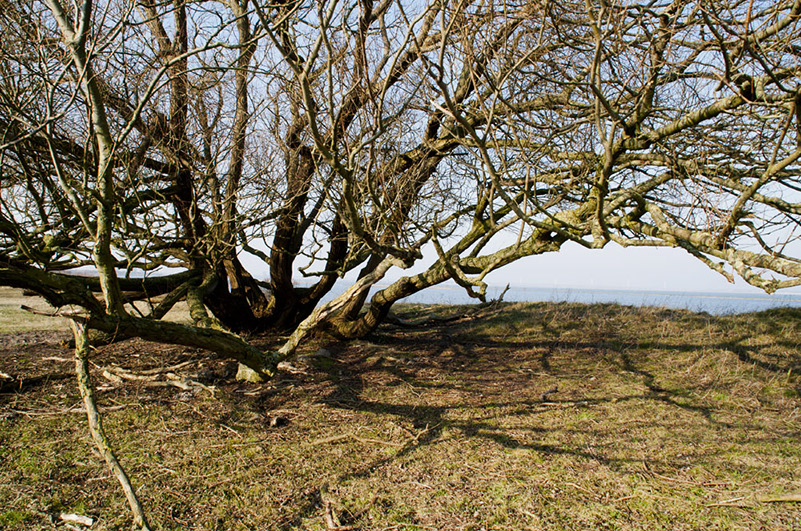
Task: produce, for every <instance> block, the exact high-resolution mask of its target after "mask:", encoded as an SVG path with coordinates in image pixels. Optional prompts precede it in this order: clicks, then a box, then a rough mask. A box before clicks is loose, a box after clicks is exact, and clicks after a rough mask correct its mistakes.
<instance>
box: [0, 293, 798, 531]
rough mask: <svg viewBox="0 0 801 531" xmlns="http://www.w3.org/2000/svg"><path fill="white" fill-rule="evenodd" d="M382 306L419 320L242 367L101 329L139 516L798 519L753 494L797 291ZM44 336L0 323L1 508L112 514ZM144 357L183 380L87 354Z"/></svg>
mask: <svg viewBox="0 0 801 531" xmlns="http://www.w3.org/2000/svg"><path fill="white" fill-rule="evenodd" d="M399 312H400V315H399V316H400V317H401V318H402V319H406V320H407V321H415V322H417V326H413V327H398V326H387V327H384V328H382V329H380V330H379V332H378V333H376V334H374V336H373V337H371V338H370V339H369V340H366V341H357V342H354V343H350V344H342V343H336V342H326V341H325V340H320V341H318V342H314V343H312V344H309V345H306V346H305V348H304V349H303V351H302V352H300V355H299V357H298V359H297V360H295V361H294V366H295V369H294V371H293V372H291V373H290V372H286V373H282V374H280V375H279V376H278V377H277V378H276V379H275V380H273V381H272V382H270V383H269V384H267V385H261V386H257V385H251V384H247V385H245V384H238V383H236V382H235V381H234V380H233V374H234V373H235V366H234V364H232V363H231V362H228V361H226V360H221V359H219V358H217V357H216V356H215V355H214V354H212V353H209V352H204V351H200V350H195V349H185V348H183V347H173V346H163V345H154V344H151V343H146V342H143V341H137V340H134V341H126V342H122V343H119V344H116V345H112V346H108V347H102V348H99V349H98V350H97V351H96V352H95V353H94V354H93V357H92V362H93V364H94V368H93V377H94V379H95V383H96V385H97V387H98V396H99V400H100V403H101V405H102V406H103V407H104V408H105V410H106V411H105V418H106V424H107V429H108V432H109V436H110V438H111V440H112V443H113V444H114V446H115V448H116V449H117V451H118V454H119V456H120V458H121V461H122V462H123V464H124V466H126V467H127V468H128V470H129V472H130V473H131V475H132V477H133V478H134V483H135V484H136V485H137V486H138V488H139V493H140V495H141V496H142V498H143V501H144V504H145V507H146V509H147V510H148V513H149V515H150V518H151V520H152V522H153V523H154V524H155V527H156V528H159V529H221V530H222V529H225V530H228V529H276V530H279V529H309V530H322V529H327V528H330V527H331V526H332V525H334V524H336V523H338V525H339V526H340V527H341V528H343V529H347V528H351V529H385V530H390V529H393V530H394V529H398V530H401V529H407V530H411V529H445V530H451V529H452V530H457V529H458V530H462V529H472V530H480V529H486V530H489V529H509V530H512V529H514V530H518V529H584V528H587V529H590V528H612V529H660V528H661V529H702V528H704V529H706V528H716V529H760V528H762V529H798V528H800V527H801V507H799V505H798V504H793V503H767V502H763V501H760V500H762V499H764V498H765V497H768V496H775V495H783V494H788V493H797V492H801V475H800V474H799V470H801V447H799V445H798V440H799V437H801V407H800V406H801V399H800V398H799V392H800V391H801V382H800V381H799V378H798V376H797V375H798V374H799V372H800V371H801V354H800V353H799V348H798V347H799V340H798V338H799V337H801V334H799V332H801V330H800V328H801V313H799V312H798V311H797V310H777V311H772V312H765V313H763V314H755V315H746V316H736V317H722V318H717V317H712V316H709V315H704V314H693V313H690V312H685V311H669V310H650V309H632V308H626V307H621V306H616V305H594V306H584V305H576V304H513V305H501V306H499V307H498V308H497V309H496V310H495V311H493V312H490V313H489V314H486V315H484V316H483V318H480V319H476V318H463V319H457V320H452V321H448V322H441V321H440V322H428V324H423V323H422V322H420V320H424V319H429V318H443V317H448V316H449V315H461V314H463V313H464V308H445V307H437V308H427V307H419V306H405V307H402V308H400V309H399ZM36 334H40V335H36ZM63 339H65V334H64V333H63V332H31V333H26V334H15V335H11V336H8V335H6V336H3V337H2V338H0V370H2V371H3V372H5V373H7V374H10V375H12V376H13V377H14V381H15V383H16V384H18V385H17V386H16V387H14V386H10V385H6V386H4V388H3V391H2V393H0V418H2V420H0V463H2V467H1V469H2V472H0V507H2V508H3V509H2V510H0V528H3V527H4V528H8V529H36V528H45V529H47V528H53V527H60V526H62V523H61V522H60V521H59V520H58V515H59V514H60V513H62V512H69V513H78V514H83V515H89V516H91V517H92V518H94V520H95V523H94V525H93V529H128V528H129V526H130V517H129V516H128V513H127V510H126V506H125V502H124V499H123V497H122V495H121V493H120V492H119V488H118V486H117V485H116V483H115V482H114V480H113V479H112V478H110V477H109V475H108V473H107V472H106V470H105V468H104V467H103V464H102V462H101V461H100V460H99V458H98V457H97V456H96V455H94V453H93V451H92V446H91V444H90V440H89V437H88V435H87V434H86V428H85V419H84V418H83V417H82V413H81V408H80V400H79V397H78V393H77V390H76V389H75V386H74V382H73V381H72V379H71V377H70V375H71V369H72V365H71V351H70V350H69V349H68V348H66V347H64V346H63V345H62V344H61V341H62V340H63ZM264 347H265V348H269V347H270V345H269V343H268V342H265V343H264ZM322 347H324V348H325V351H321V350H320V348H322ZM165 367H177V368H176V369H175V370H174V371H171V374H173V375H174V376H175V378H176V380H174V381H178V382H196V383H198V384H200V385H198V386H194V385H193V386H190V388H189V390H187V389H183V388H181V387H180V386H176V385H175V384H174V383H170V382H169V381H168V380H169V378H168V377H167V376H166V373H159V374H160V375H161V376H160V378H159V379H158V382H160V383H159V384H158V385H154V384H155V383H157V382H153V381H147V380H121V381H115V380H114V379H113V378H109V377H108V376H104V371H105V372H108V373H109V374H112V373H113V372H114V371H109V369H114V368H116V369H120V370H122V371H124V372H128V373H131V374H152V373H153V372H154V371H156V372H157V371H159V370H160V369H163V368H165ZM112 376H113V374H112ZM20 382H21V385H19V384H20ZM25 382H35V383H29V384H26V383H25ZM332 522H333V524H332Z"/></svg>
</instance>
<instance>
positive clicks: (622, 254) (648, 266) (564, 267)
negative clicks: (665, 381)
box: [385, 243, 801, 293]
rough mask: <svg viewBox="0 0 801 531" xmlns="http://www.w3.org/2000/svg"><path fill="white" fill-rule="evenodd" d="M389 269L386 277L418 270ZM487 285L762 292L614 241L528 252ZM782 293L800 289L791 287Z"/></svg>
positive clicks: (685, 258) (679, 255) (660, 252)
mask: <svg viewBox="0 0 801 531" xmlns="http://www.w3.org/2000/svg"><path fill="white" fill-rule="evenodd" d="M422 269H423V268H422V267H419V268H418V267H415V268H414V269H411V270H407V271H400V270H393V271H391V272H390V273H389V274H388V275H387V278H386V280H385V281H388V280H393V279H396V278H398V277H400V276H402V275H404V274H409V273H410V272H411V273H416V272H418V271H421V270H422ZM485 280H486V282H487V283H488V284H489V285H491V286H492V285H494V286H505V285H506V284H507V283H508V284H510V285H511V287H541V288H572V289H626V290H635V291H678V292H723V293H725V292H729V293H763V292H762V290H760V289H758V288H755V287H754V286H751V285H749V284H747V283H746V282H745V281H743V280H742V279H740V278H739V277H737V278H736V282H735V283H734V284H730V283H729V282H728V280H726V278H724V277H723V276H722V275H720V274H719V273H716V272H714V271H712V270H711V269H709V268H708V267H707V266H706V265H704V264H703V263H701V262H700V261H699V260H698V259H696V258H694V257H692V256H690V255H689V254H688V253H687V252H686V251H684V250H681V249H675V248H644V247H637V248H632V247H629V248H623V247H621V246H619V245H617V244H615V243H610V244H608V245H607V246H606V247H605V248H604V249H586V248H584V247H581V246H580V245H578V244H575V243H568V244H565V245H564V246H563V247H562V249H561V250H560V251H559V252H557V253H546V254H543V255H539V256H531V257H528V258H524V259H521V260H518V261H517V262H514V263H512V264H509V265H507V266H506V267H503V268H501V269H499V270H498V271H495V272H493V273H490V274H489V275H488V276H487V278H486V279H485ZM780 293H801V288H790V289H786V290H782V291H780Z"/></svg>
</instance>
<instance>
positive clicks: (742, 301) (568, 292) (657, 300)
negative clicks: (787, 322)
mask: <svg viewBox="0 0 801 531" xmlns="http://www.w3.org/2000/svg"><path fill="white" fill-rule="evenodd" d="M381 287H382V286H380V285H379V286H377V288H374V290H375V289H381ZM344 289H345V288H344V287H343V288H340V289H339V290H337V289H336V288H335V290H334V291H333V292H332V293H330V294H329V297H328V298H333V297H334V296H336V295H338V294H339V293H341V292H342V291H344ZM504 289H505V287H504V286H490V287H488V289H487V300H488V301H489V300H492V299H497V298H498V297H500V295H501V293H502V292H503V291H504ZM503 300H504V301H505V302H541V301H547V302H576V303H585V304H595V303H617V304H622V305H624V306H653V307H661V308H673V309H685V310H691V311H693V312H706V313H709V314H712V315H726V314H735V313H752V312H761V311H764V310H769V309H772V308H785V307H792V308H797V307H801V293H778V294H773V295H768V294H766V293H758V292H757V293H738V292H719V293H715V292H679V291H658V290H652V291H651V290H623V289H583V288H563V287H551V288H546V287H514V286H510V287H509V289H508V290H506V292H505V293H504V294H503ZM399 302H402V303H403V302H408V303H420V304H473V303H478V302H480V301H478V300H477V299H474V298H471V297H470V296H468V295H467V293H465V290H464V289H463V288H461V287H459V286H457V285H455V284H453V285H450V284H443V285H439V286H434V287H431V288H428V289H426V290H423V291H420V292H418V293H415V294H414V295H412V296H410V297H407V298H405V299H402V300H401V301H399Z"/></svg>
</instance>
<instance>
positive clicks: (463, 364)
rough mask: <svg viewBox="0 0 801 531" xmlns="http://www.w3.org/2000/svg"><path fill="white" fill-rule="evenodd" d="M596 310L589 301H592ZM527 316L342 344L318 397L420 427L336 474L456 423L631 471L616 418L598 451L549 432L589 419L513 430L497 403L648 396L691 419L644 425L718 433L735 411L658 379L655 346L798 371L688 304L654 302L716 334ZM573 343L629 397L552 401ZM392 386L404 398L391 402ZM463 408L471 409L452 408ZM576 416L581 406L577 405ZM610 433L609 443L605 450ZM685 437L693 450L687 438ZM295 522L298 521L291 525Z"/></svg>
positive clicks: (514, 443) (495, 438)
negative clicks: (545, 322) (529, 330)
mask: <svg viewBox="0 0 801 531" xmlns="http://www.w3.org/2000/svg"><path fill="white" fill-rule="evenodd" d="M596 310H597V309H586V308H585V309H584V310H583V311H585V312H586V311H590V312H592V311H596ZM571 311H574V312H575V313H576V315H575V316H573V317H575V318H576V319H579V320H580V319H581V318H582V315H583V314H582V309H581V308H578V309H575V308H574V309H571ZM616 311H621V310H620V309H619V308H617V309H616V308H611V312H612V314H613V315H611V316H610V317H609V319H615V315H614V312H616ZM527 318H528V316H526V315H524V314H519V315H517V316H516V317H510V316H506V317H505V318H504V320H505V322H504V324H505V325H507V326H508V330H509V333H508V334H507V335H506V336H505V337H504V335H503V334H492V333H489V334H487V333H483V334H477V333H474V331H473V329H472V327H471V326H469V325H463V324H460V323H458V322H457V323H451V324H448V325H443V326H434V327H427V328H421V329H419V330H412V331H409V330H392V331H389V332H388V331H386V330H383V331H380V332H379V333H378V334H376V336H375V337H374V338H373V341H372V342H369V343H367V344H366V346H365V345H363V347H364V349H366V350H367V352H362V351H360V352H359V353H358V355H355V354H353V349H351V348H350V347H345V350H344V352H343V357H342V359H341V360H340V361H341V363H339V364H337V366H336V367H328V368H327V369H324V370H323V373H324V374H323V377H325V378H327V379H328V380H329V382H330V383H331V384H332V385H333V387H332V388H330V389H329V390H328V392H326V393H325V394H324V395H322V396H320V397H319V398H318V399H317V401H318V402H321V403H325V404H327V405H329V406H331V407H335V408H340V409H344V410H349V411H354V412H359V413H367V414H370V415H377V416H387V415H388V416H391V417H393V418H395V419H397V423H399V424H402V425H405V426H410V428H409V431H410V432H411V433H413V434H416V436H415V437H413V438H412V437H411V436H410V439H409V440H408V442H407V443H406V444H405V445H404V446H403V447H401V448H399V449H398V451H397V452H394V453H393V454H392V455H388V456H382V457H380V458H377V459H373V460H369V461H367V462H364V463H361V464H359V465H356V466H354V467H352V468H351V469H350V470H347V471H345V472H343V473H342V474H341V475H340V476H338V477H337V481H342V482H344V481H348V480H353V479H364V478H369V477H370V476H371V475H373V474H374V473H375V472H376V471H377V470H380V469H381V468H382V467H385V466H387V465H390V464H391V463H392V462H393V461H398V460H403V459H404V458H406V459H408V457H409V456H411V455H413V454H414V453H415V452H419V451H421V450H423V449H424V448H426V447H431V446H433V445H436V444H439V443H442V442H445V441H446V440H448V439H450V438H451V437H450V435H449V436H448V437H444V435H443V434H445V433H448V434H454V433H455V434H456V437H458V438H465V439H472V440H482V439H483V440H486V441H489V442H492V443H494V444H496V445H498V446H499V447H501V448H503V449H508V450H526V451H530V452H536V453H538V454H541V455H542V456H543V457H545V458H547V457H548V456H551V457H558V456H565V457H568V458H575V459H576V460H579V461H582V460H583V461H590V462H594V463H597V464H599V465H602V466H605V467H610V468H619V469H625V470H632V469H636V468H638V467H639V466H641V464H642V463H643V462H644V458H643V456H641V455H639V454H638V453H637V452H636V451H635V450H634V449H633V448H632V449H631V451H627V450H626V447H627V445H626V443H620V442H619V440H620V438H621V437H624V436H621V435H620V434H617V433H615V432H614V430H616V429H617V427H618V426H616V425H615V424H614V423H610V424H609V425H608V426H606V425H603V424H602V425H601V426H602V427H601V428H595V430H596V431H597V435H598V436H599V439H598V440H599V441H602V442H601V450H600V451H596V450H594V449H592V448H589V447H588V446H586V445H582V444H579V443H577V442H576V440H577V439H574V440H572V441H571V440H568V441H565V442H564V443H563V442H558V441H557V442H555V443H554V442H550V441H549V440H548V439H549V437H548V436H549V435H550V436H551V437H550V439H551V441H552V439H553V433H554V432H560V433H564V434H566V435H567V436H568V438H569V436H571V435H575V436H579V435H581V433H579V432H581V429H580V427H579V428H575V429H574V431H572V432H571V428H567V427H565V426H555V427H550V426H548V425H547V422H546V421H543V422H542V423H539V424H538V423H531V424H529V425H524V426H520V425H517V426H515V428H514V429H509V428H507V427H505V426H504V425H502V423H501V422H500V421H496V419H495V418H493V417H492V411H493V410H499V409H500V410H503V413H502V415H503V417H504V418H506V419H509V418H515V417H518V418H532V419H533V418H536V417H537V416H538V415H547V414H550V413H551V412H552V411H553V410H554V408H565V409H567V410H570V411H574V410H575V411H577V412H579V413H580V412H581V411H583V410H586V411H587V412H588V413H590V414H591V413H592V412H593V411H598V412H601V414H603V413H604V412H605V411H608V408H610V407H612V405H613V404H625V403H627V402H632V403H649V402H650V403H654V404H659V405H660V406H663V407H667V408H670V409H675V410H677V411H680V412H682V415H687V414H689V415H691V417H687V416H679V417H676V416H675V415H673V417H674V419H673V420H665V419H662V418H661V417H658V416H655V417H654V418H652V419H648V418H645V419H640V420H637V423H638V427H639V428H641V429H643V430H646V431H644V432H643V433H653V432H658V431H659V430H662V431H667V432H670V431H671V430H672V429H673V428H674V427H675V426H674V424H675V423H676V422H685V423H687V424H688V426H689V427H690V428H692V427H693V426H696V429H697V423H698V422H701V423H703V424H706V425H708V426H710V427H711V430H712V431H711V432H710V433H711V435H709V437H712V439H711V440H714V437H715V435H714V434H715V433H720V430H727V431H728V430H729V429H731V428H733V427H735V425H734V424H732V423H731V422H730V419H729V418H728V417H727V414H728V413H727V410H726V409H725V408H718V407H715V405H714V404H712V405H710V404H709V403H708V402H704V401H701V400H700V396H701V395H703V394H704V393H705V388H704V386H703V384H702V383H701V382H695V381H691V380H688V381H686V382H681V381H678V383H677V379H676V378H672V379H669V380H668V381H670V382H671V384H670V385H667V386H666V385H664V384H660V382H661V381H663V379H664V378H665V377H666V374H667V373H666V374H660V373H659V370H660V369H659V366H654V363H653V361H651V360H649V353H650V352H656V351H658V352H659V356H665V357H668V358H670V357H674V356H676V357H681V355H683V356H684V357H683V359H684V360H685V362H687V360H688V359H689V358H688V357H687V356H686V355H687V354H693V355H697V357H698V358H700V357H701V356H705V355H706V354H707V353H708V352H710V351H722V352H732V353H733V354H735V355H736V356H737V358H738V359H739V360H740V361H741V362H742V363H744V364H747V365H749V366H752V367H756V368H757V369H758V370H760V371H764V372H765V373H771V374H779V373H783V374H786V373H787V371H788V370H789V371H791V372H796V371H797V370H801V364H799V358H798V357H797V356H795V357H793V356H792V355H788V356H785V357H782V358H780V359H775V360H768V359H766V356H767V354H766V352H763V351H762V350H761V348H762V347H758V346H747V345H745V344H744V341H745V339H747V336H743V337H737V338H735V339H732V338H731V335H730V334H727V328H726V327H727V324H726V323H725V322H724V321H723V320H721V321H715V319H714V318H710V317H709V316H702V315H695V314H689V312H674V311H671V310H665V311H664V312H661V313H660V312H655V313H654V317H653V319H654V320H655V321H658V320H659V319H672V320H673V321H677V320H678V321H681V322H680V323H679V324H677V325H676V326H678V327H679V329H680V328H681V327H683V326H684V327H687V328H688V329H693V327H695V328H696V329H698V328H699V327H704V326H706V327H709V326H711V325H710V322H711V323H714V326H717V327H719V328H718V329H717V330H713V332H715V334H717V336H715V334H711V333H710V336H709V338H710V339H709V340H708V341H707V340H701V339H699V340H697V341H681V339H682V336H681V335H674V336H672V337H669V338H667V339H665V338H660V337H659V336H657V335H653V334H652V335H651V336H649V337H645V338H632V337H631V336H630V335H628V334H626V333H621V332H625V331H621V330H617V329H615V328H614V327H609V328H606V329H602V330H600V331H598V332H597V333H596V334H594V335H592V334H590V335H589V336H590V337H577V336H576V334H575V333H574V334H573V335H572V336H568V335H567V334H566V333H565V335H563V334H562V333H563V332H564V331H565V330H568V329H570V330H574V331H576V330H579V329H580V327H579V326H578V325H576V324H575V322H572V321H571V319H570V318H568V319H566V324H565V325H564V326H562V325H559V324H558V323H557V325H553V326H551V328H550V330H549V333H543V334H535V335H531V337H521V334H520V333H519V330H520V329H521V328H523V326H522V325H523V324H525V319H527ZM504 320H502V321H504ZM646 326H648V325H647V323H646ZM571 327H572V328H571ZM713 336H715V337H713ZM688 337H695V336H688ZM677 339H678V340H677ZM780 343H782V341H781V340H778V339H777V341H775V342H773V343H771V345H772V346H776V345H777V344H779V346H780V347H781V346H782V345H781V344H780ZM564 352H571V353H575V354H573V356H575V359H576V360H578V361H580V362H581V363H578V366H577V367H575V371H576V372H582V371H589V367H590V366H591V365H592V364H593V363H594V364H596V365H597V364H600V363H603V364H605V365H604V369H603V370H605V371H608V372H610V373H611V372H614V371H617V373H619V374H618V377H619V378H623V377H624V376H622V375H626V374H627V375H628V376H625V378H626V379H627V380H626V381H627V382H628V384H629V385H628V389H629V390H628V391H627V392H626V393H623V394H622V395H621V393H612V392H611V391H609V392H607V393H606V394H605V395H604V394H603V390H601V396H598V393H597V392H595V393H593V395H594V396H586V397H583V396H579V397H578V398H577V399H575V400H570V399H562V398H561V395H557V396H556V397H554V398H556V399H555V400H551V399H550V398H551V397H548V398H549V400H548V402H543V400H542V398H541V395H542V392H543V391H544V390H545V388H547V387H548V386H550V383H548V384H547V385H546V382H548V381H550V380H548V378H549V377H552V379H553V378H560V377H561V378H564V375H563V374H561V373H560V371H562V372H564V370H565V369H564V366H560V363H563V360H560V359H558V358H559V356H562V357H564V355H563V353H564ZM521 365H526V366H527V367H535V369H526V370H527V371H529V372H527V373H524V372H523V371H522V370H519V366H521ZM662 368H663V369H665V370H666V371H668V370H669V369H670V367H669V364H668V365H666V366H665V367H662ZM535 375H536V378H535ZM590 376H591V373H590V372H586V373H585V374H584V377H585V378H589V377H590ZM579 379H580V377H579ZM560 381H561V380H560ZM404 386H408V387H409V388H410V389H413V390H418V391H419V392H420V393H426V400H425V401H424V403H421V401H419V400H414V399H410V397H409V396H408V393H406V394H403V392H402V391H401V390H399V391H398V393H401V394H394V395H393V393H392V392H391V391H387V389H390V388H398V389H401V388H402V387H404ZM377 387H382V388H386V389H384V391H385V392H383V393H379V396H380V397H382V398H375V396H376V393H375V389H376V388H377ZM632 387H635V388H636V387H639V388H640V389H641V390H640V391H636V389H635V390H632ZM668 387H669V388H668ZM596 391H597V390H596ZM386 396H388V397H389V398H388V399H387V398H386ZM393 396H395V397H397V400H392V397H393ZM692 397H697V398H692ZM432 404H433V405H432ZM657 411H658V410H657ZM465 415H467V418H455V417H464V416H465ZM574 416H578V413H577V414H576V415H574ZM692 416H697V417H698V419H699V420H698V421H694V420H692ZM557 418H558V417H557ZM676 419H678V421H677V420H676ZM737 422H738V424H737V425H736V428H738V429H740V430H745V431H751V430H759V429H760V426H759V425H758V423H757V422H756V421H748V419H747V418H746V419H740V420H738V421H737ZM671 423H674V424H671ZM507 425H508V422H507ZM647 430H652V431H647ZM692 436H693V434H692V433H691V432H690V431H688V432H687V433H686V434H681V435H677V436H676V437H677V438H676V439H674V442H673V444H682V443H681V441H683V440H685V439H686V441H691V440H692V439H691V437H692ZM777 436H778V435H777ZM603 441H606V444H607V447H605V448H604V447H603V444H604V442H603ZM646 443H647V442H646ZM687 446H688V448H690V447H693V448H695V447H694V446H693V445H690V444H687ZM613 450H614V451H613ZM688 452H689V453H688ZM688 452H682V453H683V454H684V455H685V456H687V455H689V456H690V457H689V458H690V459H691V460H692V461H693V462H696V463H710V462H714V461H716V460H718V459H719V457H718V456H721V455H723V454H724V453H725V452H724V450H723V449H721V448H720V447H718V446H715V445H714V444H707V445H703V444H702V445H701V447H699V448H695V449H692V450H689V451H688ZM674 453H675V452H674ZM659 455H661V454H659V453H658V452H656V453H655V454H654V455H651V456H650V457H649V458H648V465H649V466H652V467H654V468H655V469H663V470H674V469H677V468H679V467H680V466H684V465H686V462H682V463H678V462H673V460H672V459H673V458H672V457H671V454H670V453H668V454H665V455H663V456H662V458H658V456H659ZM655 456H656V457H655ZM305 500H306V501H304V502H303V503H302V504H301V505H300V506H299V507H298V508H297V512H295V517H294V518H292V519H291V522H292V524H293V525H297V524H299V523H300V522H301V521H302V520H303V519H304V518H307V517H311V516H314V515H315V514H318V511H319V510H320V508H321V505H320V502H319V493H316V492H313V493H311V494H307V495H306V498H305ZM353 523H358V522H353ZM290 528H292V525H287V526H285V527H283V529H290Z"/></svg>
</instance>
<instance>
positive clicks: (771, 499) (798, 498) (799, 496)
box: [757, 492, 801, 503]
mask: <svg viewBox="0 0 801 531" xmlns="http://www.w3.org/2000/svg"><path fill="white" fill-rule="evenodd" d="M757 500H758V501H761V502H763V503H783V502H801V492H795V493H792V494H779V495H778V496H760V497H759V498H757Z"/></svg>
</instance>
